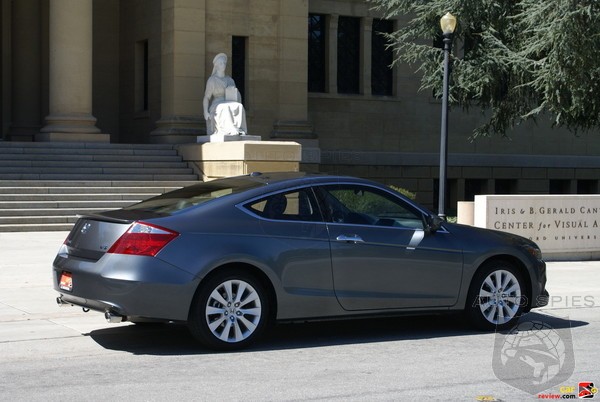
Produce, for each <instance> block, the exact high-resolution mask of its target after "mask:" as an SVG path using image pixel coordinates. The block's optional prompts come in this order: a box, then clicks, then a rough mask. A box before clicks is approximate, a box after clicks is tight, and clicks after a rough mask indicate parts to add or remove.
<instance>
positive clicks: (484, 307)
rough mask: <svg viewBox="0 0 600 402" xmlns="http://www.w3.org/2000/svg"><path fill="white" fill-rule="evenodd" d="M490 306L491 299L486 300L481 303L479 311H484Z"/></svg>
mask: <svg viewBox="0 0 600 402" xmlns="http://www.w3.org/2000/svg"><path fill="white" fill-rule="evenodd" d="M490 306H493V304H492V302H491V301H488V302H486V303H485V304H482V305H481V311H483V312H485V310H487V309H488V308H490Z"/></svg>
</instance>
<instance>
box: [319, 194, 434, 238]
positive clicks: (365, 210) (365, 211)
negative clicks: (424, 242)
mask: <svg viewBox="0 0 600 402" xmlns="http://www.w3.org/2000/svg"><path fill="white" fill-rule="evenodd" d="M321 189H322V194H323V198H324V202H325V204H326V205H327V208H326V210H327V212H328V220H329V221H330V222H337V223H348V224H356V225H375V226H391V227H407V228H415V229H422V228H423V220H422V214H421V213H420V212H419V211H417V210H415V209H414V208H413V207H412V206H411V205H410V204H408V203H406V202H405V201H404V200H402V199H400V198H397V197H394V196H393V195H391V194H389V193H386V192H385V191H381V190H378V189H375V188H371V187H366V186H357V185H335V186H324V187H322V188H321Z"/></svg>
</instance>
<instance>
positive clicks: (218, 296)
mask: <svg viewBox="0 0 600 402" xmlns="http://www.w3.org/2000/svg"><path fill="white" fill-rule="evenodd" d="M210 299H214V300H216V301H218V302H219V303H221V305H222V306H226V305H227V300H225V299H223V296H221V293H219V290H218V288H217V289H215V290H214V291H213V292H212V293H211V294H210V297H209V298H208V300H209V302H210Z"/></svg>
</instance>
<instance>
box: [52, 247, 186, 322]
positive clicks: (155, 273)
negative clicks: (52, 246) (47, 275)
mask: <svg viewBox="0 0 600 402" xmlns="http://www.w3.org/2000/svg"><path fill="white" fill-rule="evenodd" d="M63 272H70V273H71V275H72V278H73V289H72V291H70V292H69V291H65V290H63V289H60V288H59V281H60V276H61V274H62V273H63ZM52 279H53V287H54V289H55V290H56V291H57V292H59V293H60V299H61V300H62V301H63V302H66V303H71V304H74V305H77V306H81V307H85V308H89V309H92V310H97V311H111V312H113V313H115V314H118V315H121V316H125V317H145V318H154V319H161V320H173V321H186V320H187V318H188V313H189V308H190V305H191V302H192V299H193V297H194V293H195V291H196V287H197V281H196V279H195V278H194V277H193V276H192V275H191V274H190V273H188V272H185V271H183V270H181V269H178V268H177V267H174V266H173V265H170V264H167V263H166V262H164V261H162V260H160V259H159V258H155V257H140V256H129V255H116V254H105V255H104V256H103V257H102V258H101V259H100V260H98V261H95V262H91V261H87V260H82V259H78V258H74V257H72V256H68V255H66V254H61V253H59V255H58V256H57V257H56V259H55V260H54V264H53V278H52Z"/></svg>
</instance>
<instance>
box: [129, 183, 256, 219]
mask: <svg viewBox="0 0 600 402" xmlns="http://www.w3.org/2000/svg"><path fill="white" fill-rule="evenodd" d="M263 185H264V183H261V182H259V181H254V180H251V179H249V178H248V177H238V178H229V179H221V180H214V181H208V182H204V183H200V184H196V185H193V186H189V187H185V188H181V189H179V190H175V191H171V192H168V193H165V194H162V195H159V196H157V197H154V198H150V199H148V200H146V201H142V202H140V203H137V204H134V205H131V206H129V207H127V208H124V209H125V210H143V211H152V212H157V213H165V214H172V213H175V212H177V211H181V210H183V209H186V208H190V207H193V206H196V205H199V204H202V203H205V202H207V201H211V200H214V199H217V198H221V197H224V196H227V195H230V194H236V193H240V192H242V191H246V190H250V189H253V188H257V187H261V186H263Z"/></svg>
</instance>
